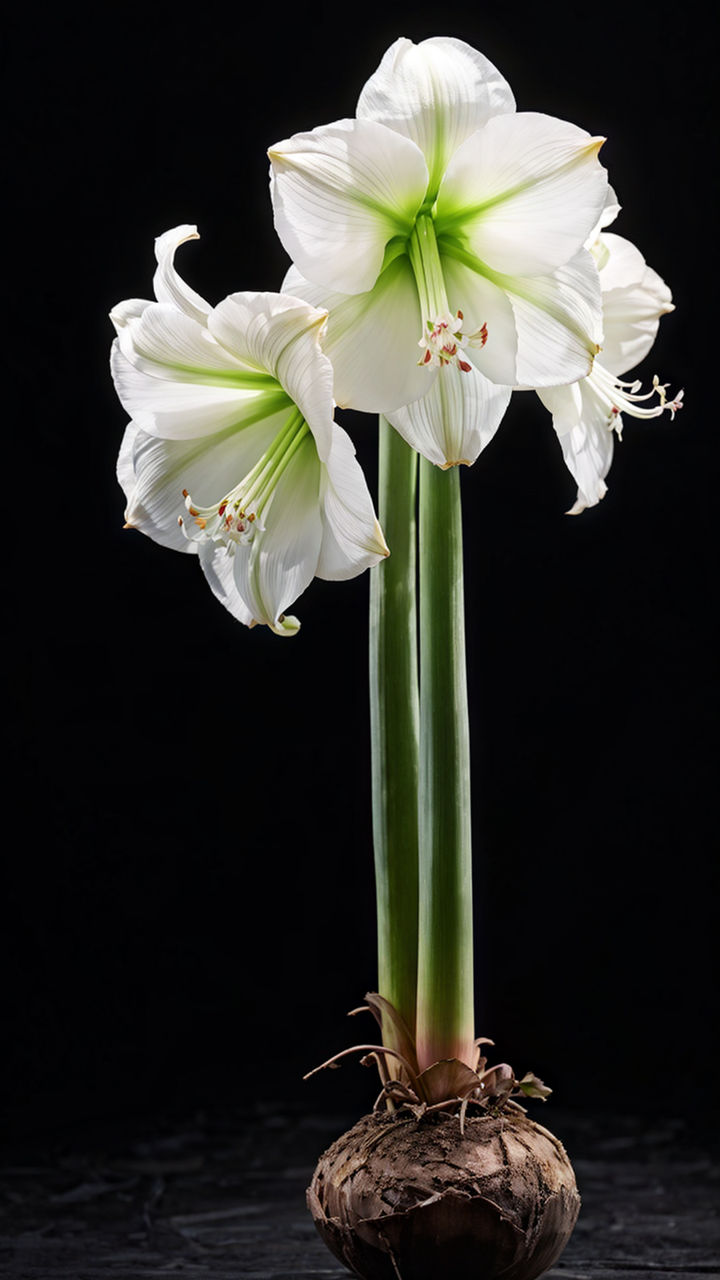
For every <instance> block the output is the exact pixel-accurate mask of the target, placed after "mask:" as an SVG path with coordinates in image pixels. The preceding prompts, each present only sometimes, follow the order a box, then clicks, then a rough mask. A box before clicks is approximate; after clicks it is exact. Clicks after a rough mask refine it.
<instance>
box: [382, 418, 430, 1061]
mask: <svg viewBox="0 0 720 1280" xmlns="http://www.w3.org/2000/svg"><path fill="white" fill-rule="evenodd" d="M378 431H379V444H378V511H379V518H380V520H381V522H382V523H383V526H384V529H385V532H386V537H387V538H388V541H389V544H390V546H391V547H392V554H391V555H390V556H389V558H388V559H387V560H386V561H385V562H384V563H383V565H382V568H377V569H375V570H373V571H372V572H371V574H370V729H371V744H372V809H373V844H374V851H375V885H376V896H377V925H378V989H379V990H380V991H381V992H382V994H383V996H384V997H385V998H386V999H387V1000H389V1001H390V1003H391V1004H392V1005H393V1006H394V1007H395V1009H396V1010H397V1012H398V1013H399V1014H400V1016H401V1017H402V1019H403V1021H404V1022H405V1023H406V1025H407V1028H408V1030H409V1032H410V1034H411V1035H414V1032H415V1006H416V999H417V950H418V806H417V794H418V738H419V707H418V666H417V607H416V572H417V555H416V537H417V530H416V515H415V511H416V496H417V454H416V453H415V451H414V449H411V448H410V447H409V445H407V444H406V443H405V441H404V440H403V439H402V438H401V437H400V436H399V435H398V434H397V432H396V431H394V430H393V428H392V427H391V426H390V424H389V423H388V422H386V421H385V419H384V418H382V417H381V418H380V420H379V424H378ZM382 1029H383V1043H384V1044H386V1045H387V1046H388V1048H391V1049H395V1050H398V1049H400V1047H401V1046H400V1045H399V1044H398V1043H396V1039H397V1037H396V1031H395V1027H394V1026H393V1024H392V1022H391V1021H390V1020H389V1019H388V1018H386V1017H383V1019H382Z"/></svg>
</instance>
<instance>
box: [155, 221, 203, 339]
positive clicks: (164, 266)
mask: <svg viewBox="0 0 720 1280" xmlns="http://www.w3.org/2000/svg"><path fill="white" fill-rule="evenodd" d="M199 239H200V237H199V235H198V229H197V227H194V226H190V225H189V224H184V225H183V226H180V227H173V228H172V230H170V231H166V232H165V233H164V235H161V236H158V238H157V240H156V241H155V257H156V258H157V264H158V265H157V271H156V272H155V276H154V279H153V288H154V290H155V297H156V298H157V300H158V302H170V303H172V305H173V306H174V307H178V308H179V310H180V311H182V312H184V314H185V315H186V316H189V317H190V319H191V320H196V321H197V322H198V324H204V323H205V321H206V319H207V316H208V314H209V312H210V304H209V303H207V302H206V301H205V299H204V298H201V297H200V294H199V293H196V292H195V290H194V289H191V288H190V286H189V285H188V284H186V283H185V281H184V280H181V278H180V276H179V275H178V273H177V271H176V270H175V250H176V249H177V248H178V247H179V246H180V245H181V244H185V242H186V241H187V240H199Z"/></svg>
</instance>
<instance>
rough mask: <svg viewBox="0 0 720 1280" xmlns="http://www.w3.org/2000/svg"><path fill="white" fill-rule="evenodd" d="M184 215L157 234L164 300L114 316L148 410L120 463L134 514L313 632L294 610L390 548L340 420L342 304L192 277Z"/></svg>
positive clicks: (241, 599) (138, 404)
mask: <svg viewBox="0 0 720 1280" xmlns="http://www.w3.org/2000/svg"><path fill="white" fill-rule="evenodd" d="M196 238H197V232H196V229H195V227H191V226H181V227H176V228H174V229H173V230H172V231H168V232H167V233H166V234H165V235H163V236H160V237H159V239H158V240H157V241H156V256H157V261H158V268H157V271H156V273H155V280H154V288H155V295H156V298H157V302H146V301H142V300H137V299H133V300H130V301H128V302H123V303H120V304H119V305H118V306H117V307H115V308H114V310H113V312H112V313H111V318H112V320H113V323H114V325H115V328H116V330H117V335H118V336H117V338H116V340H115V342H114V343H113V348H112V354H111V367H112V373H113V378H114V381H115V387H116V390H117V393H118V395H119V397H120V400H121V401H122V404H123V405H124V407H125V409H126V410H127V412H128V413H129V414H130V417H131V418H132V421H131V423H130V424H129V426H128V428H127V430H126V432H125V437H124V439H123V443H122V447H121V450H120V457H119V459H118V478H119V480H120V484H121V485H122V488H123V490H124V492H125V496H126V498H127V509H126V521H127V524H128V526H130V527H132V528H135V529H140V530H141V531H142V532H143V533H146V534H148V535H149V537H151V538H153V539H154V540H155V541H156V542H159V543H161V544H162V545H163V546H167V547H172V548H174V549H176V550H178V551H190V552H195V553H197V554H198V556H199V559H200V564H201V566H202V569H203V571H204V573H205V576H206V578H207V580H208V582H209V584H210V587H211V588H212V590H213V592H214V593H215V595H216V596H217V597H218V598H219V599H220V600H221V601H222V603H223V604H224V605H225V606H226V608H227V609H229V610H230V612H231V613H232V614H233V615H234V617H236V618H238V619H239V620H240V621H241V622H243V623H245V624H247V625H248V626H253V625H254V624H255V623H256V622H263V623H266V624H267V625H268V626H269V627H271V628H272V630H273V631H275V632H277V633H278V634H280V635H290V634H293V633H294V632H295V631H297V629H298V627H299V625H300V624H299V623H298V621H297V619H296V618H293V617H289V616H287V615H286V613H285V610H286V609H287V608H288V607H289V606H290V605H291V604H292V603H293V601H294V600H296V599H297V597H298V596H299V595H300V594H301V593H302V591H304V590H305V588H306V587H307V586H308V584H309V583H310V582H311V581H312V579H313V577H320V578H330V579H341V578H351V577H354V576H355V575H356V574H358V573H361V572H362V571H363V570H364V569H366V568H368V567H369V566H370V565H374V564H376V563H377V562H378V560H379V559H380V558H381V557H382V556H384V555H386V554H387V547H386V546H385V541H384V539H383V536H382V532H381V530H380V527H379V525H378V523H377V520H376V518H375V513H374V510H373V505H372V500H371V498H370V494H369V492H368V488H367V484H366V482H365V478H364V476H363V473H362V471H361V469H360V466H359V464H358V462H357V460H356V458H355V450H354V449H353V446H352V443H351V441H350V439H349V437H348V436H347V434H346V433H345V432H344V431H343V430H342V428H340V427H339V426H338V425H337V424H336V423H335V422H334V421H333V406H334V402H333V378H332V367H331V365H330V362H329V360H328V359H327V357H326V356H325V355H324V354H323V352H322V350H321V347H320V337H321V334H322V332H323V329H324V326H325V320H326V316H325V313H324V312H322V311H317V310H316V309H315V308H313V307H312V306H310V305H309V304H308V303H307V302H305V301H302V300H301V299H299V298H293V297H289V296H286V295H283V294H277V293H234V294H231V295H230V296H229V297H227V298H225V299H224V301H223V302H221V303H220V304H219V305H218V306H216V307H211V306H210V305H209V304H208V303H207V302H205V301H204V300H203V299H202V298H201V297H200V296H199V295H198V294H196V293H195V292H194V291H193V290H192V289H190V288H189V287H188V285H186V284H185V283H184V281H183V280H181V278H180V277H179V276H178V275H177V273H176V271H175V268H174V262H173V259H174V253H175V249H176V248H177V246H178V245H179V244H182V243H183V242H184V241H185V240H189V239H196Z"/></svg>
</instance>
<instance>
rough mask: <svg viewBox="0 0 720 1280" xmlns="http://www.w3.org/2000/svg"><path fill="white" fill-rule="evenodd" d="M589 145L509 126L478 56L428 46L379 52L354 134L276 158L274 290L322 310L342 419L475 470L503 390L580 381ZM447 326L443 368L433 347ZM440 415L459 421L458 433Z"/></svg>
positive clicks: (342, 128)
mask: <svg viewBox="0 0 720 1280" xmlns="http://www.w3.org/2000/svg"><path fill="white" fill-rule="evenodd" d="M601 143H602V139H599V138H591V137H590V136H589V135H588V134H587V133H586V132H585V131H584V130H582V129H579V128H577V127H576V126H575V125H572V124H568V123H566V122H564V121H561V120H556V119H554V118H552V117H550V116H545V115H539V114H532V113H522V114H516V113H515V104H514V100H513V97H512V93H511V91H510V88H509V86H508V85H507V83H506V82H505V80H504V79H503V77H502V76H501V75H500V74H499V72H498V71H497V70H496V68H495V67H493V66H492V64H491V63H489V62H488V61H487V59H486V58H484V57H483V56H482V55H481V54H480V53H478V52H476V51H475V50H474V49H472V48H470V46H468V45H466V44H464V43H463V42H462V41H460V40H455V39H450V38H446V37H436V38H433V39H431V40H424V41H423V42H422V43H420V44H419V45H415V44H413V43H412V42H411V41H410V40H406V39H400V40H397V41H396V42H395V43H394V44H393V45H392V46H391V48H390V49H388V51H387V53H386V54H385V56H384V57H383V59H382V61H381V63H380V66H379V67H378V69H377V71H376V72H375V74H374V75H373V76H371V78H370V80H369V81H368V82H367V84H366V85H365V87H364V89H363V91H362V93H361V95H360V100H359V103H358V108H357V118H355V119H352V120H339V121H337V122H335V123H334V124H330V125H326V126H323V127H320V128H317V129H314V130H312V132H310V133H302V134H296V135H294V136H293V137H292V138H289V139H287V140H285V141H282V142H279V143H277V144H276V145H275V146H274V147H272V148H271V149H270V152H269V155H270V159H271V193H272V199H273V206H274V215H275V225H276V228H277V231H278V234H279V235H280V238H281V240H282V242H283V244H284V246H285V248H286V249H287V251H288V253H289V254H290V256H291V257H292V259H293V264H294V265H293V268H291V271H290V273H289V274H288V277H287V279H286V282H285V285H284V287H285V288H289V289H291V290H292V291H293V292H295V293H298V294H299V295H300V296H302V297H305V298H307V299H308V301H309V302H311V303H313V304H314V305H316V306H317V305H319V306H323V307H325V308H327V310H328V312H329V318H328V331H327V340H326V343H325V350H326V351H327V353H328V355H329V356H330V358H331V360H332V362H333V367H334V370H335V395H336V398H337V401H338V403H339V404H342V405H350V406H352V407H354V408H357V409H363V410H366V411H368V412H382V413H385V414H386V415H387V416H388V417H390V420H391V421H393V422H394V425H395V426H396V427H397V429H398V430H401V431H402V434H404V435H405V436H406V438H407V439H408V440H409V442H410V443H411V444H413V445H414V446H415V447H416V448H418V449H419V450H420V451H421V452H423V453H424V454H425V455H426V456H427V457H429V458H430V459H431V460H432V461H434V462H438V463H439V464H440V465H452V464H454V463H456V462H459V461H465V462H472V461H474V459H475V457H477V454H478V452H479V450H480V448H481V447H482V445H483V443H486V442H487V439H488V438H489V435H491V434H492V432H493V431H494V430H495V428H496V427H497V425H498V423H499V421H500V419H501V417H502V414H503V413H504V410H505V407H506V405H507V402H508V399H509V396H510V390H509V389H510V388H511V387H514V386H521V387H538V386H552V385H555V384H557V383H564V382H570V381H573V380H575V379H578V378H581V377H584V376H585V375H586V374H588V373H589V372H590V370H591V368H592V362H593V358H594V356H595V354H596V352H597V349H598V342H599V339H600V336H601V328H600V289H599V283H598V273H597V269H596V267H595V263H594V261H593V258H592V255H591V254H590V253H589V252H588V251H587V250H586V249H585V248H584V244H585V241H586V240H587V238H588V236H589V234H590V232H591V230H592V228H593V227H594V226H595V225H596V223H597V221H598V218H599V216H600V213H601V211H602V208H603V205H604V202H605V198H606V192H607V177H606V174H605V170H604V169H603V168H602V167H601V166H600V164H599V162H598V159H597V154H598V151H599V148H600V146H601ZM448 317H450V319H451V321H452V324H453V337H454V342H453V343H450V344H449V348H448V349H447V350H446V351H445V355H446V356H447V358H443V359H440V358H439V355H440V349H441V346H442V344H441V343H440V342H439V341H438V340H437V338H433V337H432V335H433V334H435V335H437V334H438V332H439V330H440V326H441V325H442V324H445V323H446V322H447V318H448ZM428 335H431V345H430V347H429V348H427V349H429V350H430V351H431V358H430V359H429V360H427V361H426V360H424V359H421V360H420V361H418V342H421V341H427V340H428ZM453 346H454V348H455V349H454V350H451V349H450V348H452V347H453ZM433 356H436V357H438V358H437V359H435V358H433ZM458 379H460V380H467V382H468V386H465V387H460V388H458V386H456V385H454V384H455V383H457V382H458ZM436 382H437V383H440V386H439V387H437V388H434V387H433V384H434V383H436ZM471 382H472V383H473V384H474V385H473V386H472V387H470V385H469V384H470V383H471ZM431 390H432V394H431V395H429V394H428V393H430V392H431ZM422 397H425V398H426V401H425V405H424V406H419V405H418V407H417V413H409V412H406V407H407V406H411V405H412V404H413V403H414V402H416V401H419V400H420V399H421V398H422ZM466 397H467V398H468V399H469V405H468V406H467V407H465V406H464V400H465V398H466ZM444 405H448V406H454V407H455V408H457V407H458V406H459V405H460V406H463V411H462V413H461V423H460V429H458V424H457V423H450V422H448V421H447V416H446V413H445V410H444V409H443V406H444ZM396 410H399V411H400V416H399V418H398V420H396V419H395V417H394V416H393V414H394V411H396ZM478 415H480V417H478ZM416 418H417V419H419V420H416Z"/></svg>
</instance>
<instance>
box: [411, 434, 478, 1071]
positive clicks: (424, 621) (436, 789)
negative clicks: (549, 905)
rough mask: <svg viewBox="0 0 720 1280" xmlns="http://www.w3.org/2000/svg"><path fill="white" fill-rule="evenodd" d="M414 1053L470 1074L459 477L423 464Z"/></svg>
mask: <svg viewBox="0 0 720 1280" xmlns="http://www.w3.org/2000/svg"><path fill="white" fill-rule="evenodd" d="M420 708H421V712H420V715H421V719H420V787H419V813H420V836H419V870H420V897H419V950H418V1002H417V1027H416V1038H417V1049H418V1062H419V1066H420V1069H421V1070H422V1069H423V1068H424V1067H427V1066H429V1065H430V1064H431V1063H432V1062H437V1061H438V1060H440V1059H441V1058H460V1060H461V1061H463V1062H466V1063H468V1064H469V1065H470V1066H474V1051H473V1041H474V1038H475V1030H474V1003H473V921H472V851H471V834H470V735H469V727H468V704H467V676H466V670H465V616H464V601H463V564H462V521H461V507H460V475H459V469H458V468H457V467H453V468H452V469H451V470H449V471H441V470H440V469H439V468H438V467H435V466H433V465H432V464H431V463H429V462H427V461H426V460H425V459H424V458H422V459H421V462H420Z"/></svg>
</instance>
